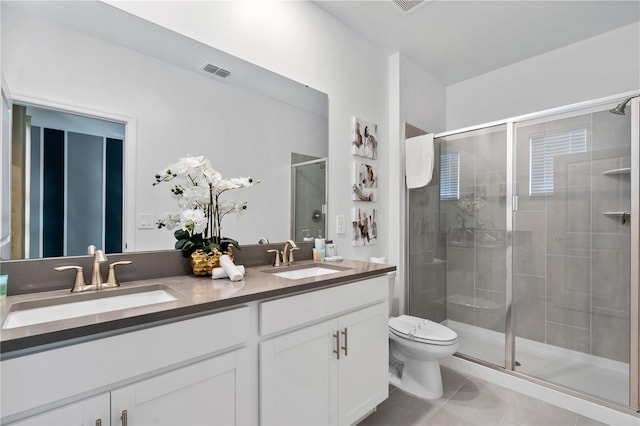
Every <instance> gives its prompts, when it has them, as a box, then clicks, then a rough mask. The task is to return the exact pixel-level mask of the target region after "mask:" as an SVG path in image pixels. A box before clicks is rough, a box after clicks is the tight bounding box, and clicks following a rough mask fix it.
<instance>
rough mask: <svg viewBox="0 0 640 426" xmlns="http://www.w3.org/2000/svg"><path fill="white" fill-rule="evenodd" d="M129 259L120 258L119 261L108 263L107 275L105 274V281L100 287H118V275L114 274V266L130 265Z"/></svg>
mask: <svg viewBox="0 0 640 426" xmlns="http://www.w3.org/2000/svg"><path fill="white" fill-rule="evenodd" d="M131 263H132V262H131V261H130V260H121V261H119V262H113V263H112V264H111V265H109V275H107V281H106V282H105V283H103V284H102V288H109V287H119V286H120V282H118V277H117V276H116V266H118V265H131Z"/></svg>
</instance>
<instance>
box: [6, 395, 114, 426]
mask: <svg viewBox="0 0 640 426" xmlns="http://www.w3.org/2000/svg"><path fill="white" fill-rule="evenodd" d="M109 423H110V412H109V393H108V392H107V393H103V394H100V395H97V396H94V397H91V398H87V399H85V400H82V401H78V402H74V403H73V404H68V405H65V406H62V407H59V408H56V409H54V410H51V411H47V412H44V413H42V414H38V415H36V416H32V417H27V418H25V419H22V420H18V421H17V422H14V423H9V424H8V425H7V426H56V425H65V426H72V425H73V426H76V425H77V426H80V425H83V426H99V425H101V426H109Z"/></svg>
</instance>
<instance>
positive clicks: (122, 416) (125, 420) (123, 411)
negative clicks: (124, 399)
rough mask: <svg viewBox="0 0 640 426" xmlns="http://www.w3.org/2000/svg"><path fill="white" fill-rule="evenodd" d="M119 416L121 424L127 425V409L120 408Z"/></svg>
mask: <svg viewBox="0 0 640 426" xmlns="http://www.w3.org/2000/svg"><path fill="white" fill-rule="evenodd" d="M120 418H121V419H122V426H127V410H122V415H121V416H120Z"/></svg>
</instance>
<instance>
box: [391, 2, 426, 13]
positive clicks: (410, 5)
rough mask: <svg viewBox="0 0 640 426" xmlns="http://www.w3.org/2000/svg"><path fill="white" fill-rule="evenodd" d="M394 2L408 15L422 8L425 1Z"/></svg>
mask: <svg viewBox="0 0 640 426" xmlns="http://www.w3.org/2000/svg"><path fill="white" fill-rule="evenodd" d="M393 2H394V3H395V4H396V5H397V6H398V7H399V8H400V9H402V11H403V12H405V13H408V12H410V11H412V9H414V8H415V7H416V6H420V5H421V4H422V3H424V0H393Z"/></svg>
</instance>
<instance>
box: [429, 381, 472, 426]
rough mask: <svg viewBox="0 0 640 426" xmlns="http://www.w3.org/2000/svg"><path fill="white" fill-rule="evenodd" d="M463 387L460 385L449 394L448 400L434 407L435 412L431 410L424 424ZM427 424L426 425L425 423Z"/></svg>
mask: <svg viewBox="0 0 640 426" xmlns="http://www.w3.org/2000/svg"><path fill="white" fill-rule="evenodd" d="M464 379H465V380H467V377H465V378H464ZM464 385H465V383H462V384H461V385H460V386H458V387H457V388H456V390H454V391H453V392H451V395H449V397H448V398H446V399H445V400H444V401H443V402H442V403H441V404H438V406H437V407H436V409H435V410H433V412H432V413H430V414H429V415H428V416H427V417H426V418H425V419H424V420H425V421H426V422H428V421H429V419H431V418H432V417H433V416H435V414H436V413H437V412H438V411H440V410H441V409H442V408H444V406H445V405H446V404H447V403H448V402H449V400H451V398H453V396H454V395H455V394H456V393H458V391H459V390H460V389H461V388H462V387H463V386H464ZM427 424H428V423H427Z"/></svg>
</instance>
